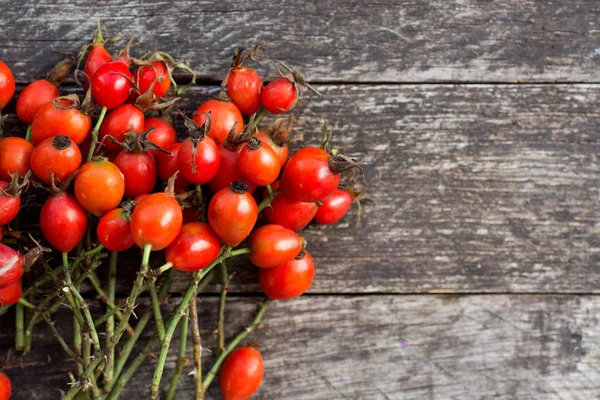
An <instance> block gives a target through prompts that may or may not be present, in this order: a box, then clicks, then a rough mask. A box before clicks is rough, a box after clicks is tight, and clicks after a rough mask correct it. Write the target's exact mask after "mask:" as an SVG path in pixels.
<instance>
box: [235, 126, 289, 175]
mask: <svg viewBox="0 0 600 400" xmlns="http://www.w3.org/2000/svg"><path fill="white" fill-rule="evenodd" d="M237 168H238V171H239V172H240V174H241V175H242V177H243V178H244V181H246V182H248V183H250V184H252V185H255V186H267V185H270V184H271V183H273V182H275V180H276V179H277V177H278V176H279V172H280V171H281V162H280V161H279V157H278V155H277V153H275V151H274V150H273V149H272V148H271V147H270V146H269V145H268V144H266V143H263V142H261V140H260V139H258V138H256V137H253V138H251V139H250V140H248V142H247V143H246V145H245V146H244V147H243V148H242V150H241V151H240V156H239V159H238V162H237Z"/></svg>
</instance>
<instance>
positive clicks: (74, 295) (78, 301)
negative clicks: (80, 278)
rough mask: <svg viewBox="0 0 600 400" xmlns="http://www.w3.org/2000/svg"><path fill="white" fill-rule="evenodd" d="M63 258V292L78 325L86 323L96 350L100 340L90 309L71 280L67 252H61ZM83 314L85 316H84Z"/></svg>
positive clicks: (98, 348)
mask: <svg viewBox="0 0 600 400" xmlns="http://www.w3.org/2000/svg"><path fill="white" fill-rule="evenodd" d="M62 259H63V268H64V274H65V282H66V283H67V289H68V290H66V291H65V294H66V296H67V299H68V300H69V303H71V307H72V308H73V314H74V315H75V317H76V318H77V322H78V323H79V325H80V328H81V327H83V326H85V325H86V323H87V326H88V329H89V333H90V336H91V338H92V343H93V344H94V349H96V350H97V351H99V350H100V340H99V338H98V332H97V331H96V326H95V325H94V319H93V318H92V314H91V313H90V309H89V307H88V305H87V302H86V301H85V300H84V299H83V297H81V294H79V291H78V290H77V289H76V288H75V285H73V281H72V280H71V271H69V259H68V254H67V253H66V252H63V253H62ZM80 307H81V309H82V310H83V315H82V314H81V310H80V309H79V308H80ZM84 316H85V318H84Z"/></svg>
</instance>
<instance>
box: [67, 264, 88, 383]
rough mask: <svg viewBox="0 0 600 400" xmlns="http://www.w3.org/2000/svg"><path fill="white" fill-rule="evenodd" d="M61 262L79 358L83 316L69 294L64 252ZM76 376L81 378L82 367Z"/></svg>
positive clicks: (69, 277) (81, 343) (69, 285)
mask: <svg viewBox="0 0 600 400" xmlns="http://www.w3.org/2000/svg"><path fill="white" fill-rule="evenodd" d="M62 261H63V273H64V275H65V282H66V283H67V287H66V288H65V290H64V293H65V297H66V298H67V300H68V302H69V304H70V305H71V308H72V309H73V347H74V348H75V354H76V355H77V356H78V357H81V356H82V350H83V342H82V340H81V327H82V326H83V325H84V324H85V322H83V316H82V315H81V311H80V310H79V305H78V304H77V303H76V302H75V298H73V294H72V293H71V288H72V287H73V283H72V282H71V273H70V271H69V259H68V254H67V253H66V252H63V253H62ZM77 374H78V375H79V376H80V377H81V376H82V374H83V366H82V365H77Z"/></svg>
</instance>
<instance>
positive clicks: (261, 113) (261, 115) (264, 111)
mask: <svg viewBox="0 0 600 400" xmlns="http://www.w3.org/2000/svg"><path fill="white" fill-rule="evenodd" d="M267 113H268V111H267V109H266V108H264V107H262V108H261V109H260V111H259V112H258V113H256V117H254V120H253V121H252V126H250V131H253V130H254V129H256V127H257V126H258V124H259V123H260V121H261V120H262V119H263V118H264V117H265V115H267Z"/></svg>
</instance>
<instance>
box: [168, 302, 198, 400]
mask: <svg viewBox="0 0 600 400" xmlns="http://www.w3.org/2000/svg"><path fill="white" fill-rule="evenodd" d="M193 302H194V300H193V299H192V302H190V305H191V304H192V303H193ZM190 308H191V307H188V309H187V310H186V313H187V314H190ZM189 322H190V320H189V318H184V319H183V321H181V328H180V329H179V350H178V351H177V364H175V372H174V373H173V377H172V378H171V383H170V384H169V391H168V392H167V397H166V400H173V399H175V393H176V392H177V385H178V384H179V378H180V377H181V373H182V372H183V367H184V366H185V364H186V361H187V357H186V356H185V353H186V350H187V334H188V326H189Z"/></svg>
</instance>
